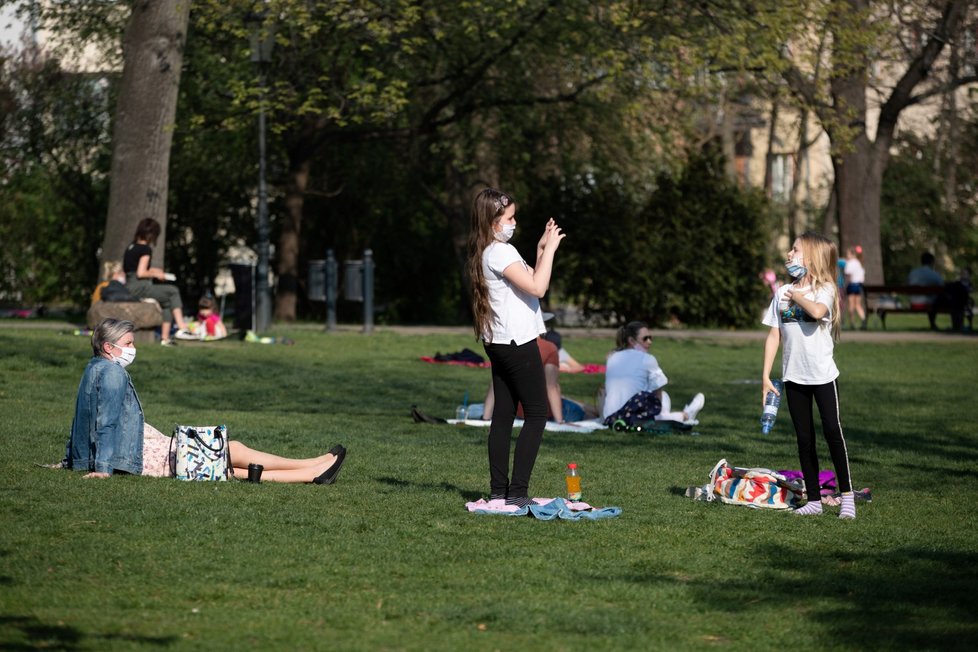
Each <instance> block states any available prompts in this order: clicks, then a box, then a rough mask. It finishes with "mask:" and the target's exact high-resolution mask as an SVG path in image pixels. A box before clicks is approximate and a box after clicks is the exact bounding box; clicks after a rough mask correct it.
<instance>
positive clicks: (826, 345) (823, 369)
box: [762, 283, 839, 385]
mask: <svg viewBox="0 0 978 652" xmlns="http://www.w3.org/2000/svg"><path fill="white" fill-rule="evenodd" d="M793 287H794V285H785V286H784V287H782V288H781V289H779V290H778V294H777V295H776V296H775V297H774V298H773V299H772V300H771V305H770V307H769V308H768V310H767V312H766V313H765V314H764V319H763V320H762V322H763V323H764V325H766V326H770V327H772V328H779V329H780V330H781V345H782V351H781V378H782V379H783V380H786V381H791V382H793V383H799V384H801V385H824V384H826V383H831V382H832V381H833V380H835V379H836V378H838V377H839V369H838V367H836V366H835V360H834V359H833V357H832V352H833V350H834V348H835V343H834V342H833V341H832V308H833V306H834V305H835V293H836V287H835V284H834V283H823V284H822V285H821V286H819V289H818V291H817V292H814V291H812V289H811V288H809V289H808V291H807V292H805V294H804V297H805V298H806V299H811V300H812V301H814V302H815V303H820V304H822V305H824V306H826V307H827V308H828V309H829V310H828V312H826V313H825V316H824V317H822V319H819V320H815V319H814V318H813V317H810V316H809V315H808V313H806V312H805V311H804V310H802V309H801V306H799V305H797V304H792V305H791V306H789V303H788V300H787V299H786V298H785V293H786V292H787V291H788V289H789V288H793Z"/></svg>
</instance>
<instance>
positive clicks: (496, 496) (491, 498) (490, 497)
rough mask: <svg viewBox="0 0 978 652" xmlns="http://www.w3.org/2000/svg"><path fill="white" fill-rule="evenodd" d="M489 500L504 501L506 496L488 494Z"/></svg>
mask: <svg viewBox="0 0 978 652" xmlns="http://www.w3.org/2000/svg"><path fill="white" fill-rule="evenodd" d="M489 500H506V494H489Z"/></svg>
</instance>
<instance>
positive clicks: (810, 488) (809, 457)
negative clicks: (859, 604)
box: [784, 380, 852, 501]
mask: <svg viewBox="0 0 978 652" xmlns="http://www.w3.org/2000/svg"><path fill="white" fill-rule="evenodd" d="M784 391H785V394H786V395H787V397H788V410H789V412H791V421H792V422H793V423H794V424H795V435H797V437H798V458H799V459H800V460H801V472H802V475H804V476H805V493H806V494H807V495H808V500H810V501H817V500H821V492H820V491H819V484H818V454H817V453H816V452H815V414H814V412H813V411H812V399H813V398H814V399H815V404H816V405H818V413H819V415H820V416H821V417H822V432H823V434H824V435H825V441H826V442H827V443H828V445H829V454H830V455H831V456H832V464H833V466H835V476H836V479H837V480H838V481H839V490H840V491H852V481H851V479H850V477H849V456H848V453H847V452H846V440H845V438H844V437H843V436H842V423H841V422H840V421H839V389H838V384H837V383H836V381H834V380H833V381H832V382H831V383H826V384H825V385H800V384H798V383H792V382H786V383H785V384H784Z"/></svg>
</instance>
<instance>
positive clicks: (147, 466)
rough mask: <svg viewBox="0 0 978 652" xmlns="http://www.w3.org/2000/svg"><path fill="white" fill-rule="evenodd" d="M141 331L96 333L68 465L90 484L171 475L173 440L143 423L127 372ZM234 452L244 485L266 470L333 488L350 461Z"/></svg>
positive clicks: (117, 326)
mask: <svg viewBox="0 0 978 652" xmlns="http://www.w3.org/2000/svg"><path fill="white" fill-rule="evenodd" d="M135 330H136V326H135V325H134V324H133V323H132V322H131V321H125V320H121V319H104V320H102V323H100V324H99V325H98V326H96V327H95V330H94V331H93V333H92V351H93V352H94V356H93V357H92V359H91V360H90V361H89V363H88V366H87V367H85V373H84V374H83V375H82V379H81V383H80V384H79V386H78V397H77V399H76V401H75V418H74V421H72V424H71V436H70V438H69V439H68V444H67V446H66V450H65V460H64V462H63V463H62V465H63V466H65V467H66V468H69V469H76V470H79V471H88V474H87V475H86V476H85V477H86V478H108V477H110V476H112V475H113V473H129V474H132V475H155V476H165V475H170V471H169V469H170V464H169V459H168V455H169V447H168V446H160V440H161V438H162V439H163V440H165V441H166V443H167V444H168V443H169V437H166V436H165V435H162V434H161V433H160V432H159V431H158V430H156V429H155V428H153V427H152V426H149V425H148V424H146V423H145V421H144V420H143V408H142V405H141V404H140V402H139V397H138V396H137V395H136V389H135V387H133V384H132V378H130V376H129V373H128V372H127V371H126V367H128V366H129V365H130V364H131V363H132V361H133V360H135V359H136V347H135V345H134V342H133V331H135ZM144 444H147V445H145V447H144ZM228 448H229V450H230V457H231V464H232V465H233V466H234V476H235V477H236V478H238V479H242V480H243V479H247V477H248V465H249V464H262V465H264V467H265V470H264V472H263V473H262V480H267V481H270V482H314V483H316V484H331V483H332V482H334V481H335V480H336V477H337V476H338V475H339V472H340V468H341V467H342V466H343V462H344V460H345V459H346V449H345V448H344V447H343V446H340V445H337V446H334V447H333V448H332V450H330V451H329V453H327V454H325V455H320V456H319V457H313V458H308V459H301V460H298V459H291V458H287V457H279V456H278V455H272V454H270V453H263V452H262V451H257V450H254V449H251V448H248V447H247V446H245V445H244V444H242V443H240V442H237V441H229V442H228ZM144 452H145V453H147V455H146V457H145V458H144Z"/></svg>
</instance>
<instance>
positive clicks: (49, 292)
mask: <svg viewBox="0 0 978 652" xmlns="http://www.w3.org/2000/svg"><path fill="white" fill-rule="evenodd" d="M0 103H2V107H3V110H2V113H0V115H2V118H0V161H2V164H0V192H2V197H3V201H0V242H3V243H4V245H3V247H0V300H4V299H6V300H20V301H23V302H25V303H27V304H38V303H55V302H63V301H68V302H72V303H83V302H86V301H87V295H88V293H90V292H91V285H92V283H91V282H92V281H93V280H94V278H95V275H96V272H97V267H98V263H97V259H96V255H95V254H96V251H97V249H98V246H99V243H100V242H101V237H102V232H103V229H104V224H105V222H104V215H105V208H106V203H107V176H106V170H107V165H108V156H109V143H108V137H107V131H106V126H107V125H108V123H109V116H110V105H111V85H110V84H109V83H108V81H107V80H106V79H104V78H102V77H100V76H91V75H77V74H69V73H66V72H65V71H64V69H63V67H62V66H61V63H60V61H59V60H58V59H56V58H54V57H49V56H44V55H42V54H41V53H40V52H38V51H36V50H34V49H33V48H28V49H25V50H22V51H21V52H20V53H18V54H14V53H4V54H3V56H2V59H0Z"/></svg>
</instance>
